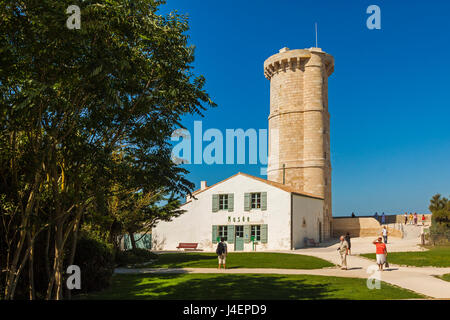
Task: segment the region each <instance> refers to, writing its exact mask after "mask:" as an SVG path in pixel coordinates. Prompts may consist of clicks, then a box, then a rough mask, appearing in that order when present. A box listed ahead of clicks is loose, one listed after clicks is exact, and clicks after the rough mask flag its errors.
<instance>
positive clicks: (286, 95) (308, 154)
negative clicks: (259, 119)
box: [264, 48, 334, 239]
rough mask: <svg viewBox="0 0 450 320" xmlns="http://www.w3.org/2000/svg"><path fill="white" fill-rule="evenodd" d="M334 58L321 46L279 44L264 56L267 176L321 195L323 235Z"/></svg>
mask: <svg viewBox="0 0 450 320" xmlns="http://www.w3.org/2000/svg"><path fill="white" fill-rule="evenodd" d="M333 71H334V59H333V57H332V56H331V55H329V54H327V53H325V52H323V51H322V50H321V49H320V48H310V49H298V50H289V49H288V48H283V49H281V50H280V52H279V53H278V54H275V55H273V56H271V57H269V58H268V59H267V60H266V61H265V62H264V75H265V76H266V78H267V79H269V80H270V115H269V163H268V168H267V178H268V180H271V181H276V182H279V183H283V184H286V185H289V186H292V187H294V188H296V189H297V190H301V191H303V192H306V193H311V194H313V195H316V196H320V197H323V198H324V200H325V201H324V208H323V219H322V221H318V228H319V230H320V234H321V238H322V239H327V238H329V237H330V236H331V232H332V215H331V163H330V115H329V113H328V77H329V76H330V75H331V74H332V73H333Z"/></svg>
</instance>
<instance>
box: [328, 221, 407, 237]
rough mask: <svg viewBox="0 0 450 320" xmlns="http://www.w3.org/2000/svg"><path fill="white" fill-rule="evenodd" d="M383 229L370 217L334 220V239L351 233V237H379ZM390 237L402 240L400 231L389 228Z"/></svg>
mask: <svg viewBox="0 0 450 320" xmlns="http://www.w3.org/2000/svg"><path fill="white" fill-rule="evenodd" d="M382 228H383V227H382V226H381V224H380V223H379V222H378V221H377V220H376V219H375V218H370V217H356V218H333V237H335V238H338V237H339V236H341V235H345V234H346V233H347V232H349V233H350V236H351V237H377V236H379V235H380V234H381V229H382ZM388 234H389V236H390V237H394V238H402V237H403V234H402V232H401V231H400V230H396V229H393V228H391V227H389V226H388Z"/></svg>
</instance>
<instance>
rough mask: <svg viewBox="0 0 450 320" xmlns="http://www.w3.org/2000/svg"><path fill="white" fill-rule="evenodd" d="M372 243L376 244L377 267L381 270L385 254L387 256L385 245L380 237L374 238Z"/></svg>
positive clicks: (384, 261)
mask: <svg viewBox="0 0 450 320" xmlns="http://www.w3.org/2000/svg"><path fill="white" fill-rule="evenodd" d="M372 243H373V244H374V245H375V246H376V251H375V253H376V256H377V264H378V269H379V270H380V271H383V264H385V263H386V256H387V248H386V245H385V244H384V243H383V241H382V239H381V237H378V240H375V241H374V242H372Z"/></svg>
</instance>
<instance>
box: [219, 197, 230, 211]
mask: <svg viewBox="0 0 450 320" xmlns="http://www.w3.org/2000/svg"><path fill="white" fill-rule="evenodd" d="M219 210H228V194H219Z"/></svg>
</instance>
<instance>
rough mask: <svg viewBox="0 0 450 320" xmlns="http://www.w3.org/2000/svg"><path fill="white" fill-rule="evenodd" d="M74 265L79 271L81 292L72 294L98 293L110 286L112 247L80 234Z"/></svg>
mask: <svg viewBox="0 0 450 320" xmlns="http://www.w3.org/2000/svg"><path fill="white" fill-rule="evenodd" d="M74 264H75V265H78V266H79V267H80V269H81V290H74V291H73V293H79V292H83V293H86V292H91V291H98V290H102V289H104V288H107V287H108V286H109V285H110V284H111V278H112V275H113V273H114V251H113V249H112V246H111V245H109V244H106V243H103V242H102V241H100V240H98V239H94V238H93V237H91V236H89V235H87V234H82V235H81V237H80V239H79V240H78V242H77V250H76V252H75V259H74Z"/></svg>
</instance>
